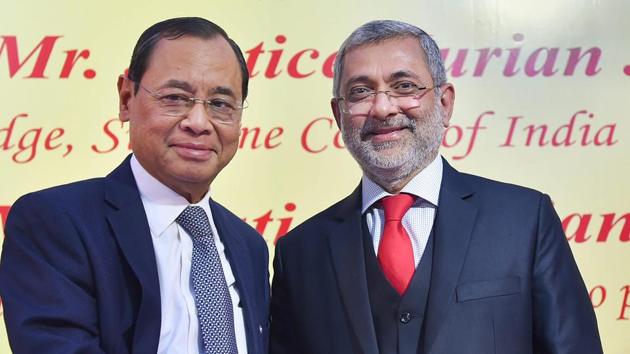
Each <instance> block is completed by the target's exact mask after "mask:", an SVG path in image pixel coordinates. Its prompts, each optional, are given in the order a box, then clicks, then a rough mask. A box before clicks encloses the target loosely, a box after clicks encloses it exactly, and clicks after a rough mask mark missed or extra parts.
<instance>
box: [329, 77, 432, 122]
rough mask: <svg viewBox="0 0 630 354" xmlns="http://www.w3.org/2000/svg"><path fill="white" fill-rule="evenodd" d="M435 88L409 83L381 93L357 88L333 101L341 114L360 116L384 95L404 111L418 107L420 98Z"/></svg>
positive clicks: (363, 87)
mask: <svg viewBox="0 0 630 354" xmlns="http://www.w3.org/2000/svg"><path fill="white" fill-rule="evenodd" d="M436 87H438V86H430V87H422V86H418V85H416V84H413V83H411V82H404V83H401V84H398V85H395V86H394V87H392V89H391V90H385V91H381V90H372V89H370V88H367V87H365V86H359V87H355V88H352V89H351V90H350V93H348V95H347V96H341V97H337V98H335V100H336V101H337V102H338V104H339V108H340V109H341V111H342V112H343V113H346V114H354V115H362V114H367V113H368V112H369V111H370V109H371V108H372V105H373V104H374V100H375V98H376V95H378V94H379V93H384V94H385V95H387V98H388V99H390V100H391V99H392V98H393V99H394V100H395V101H396V104H397V105H398V107H400V109H402V110H403V111H406V110H409V109H412V108H416V107H419V106H420V100H421V99H422V97H424V95H426V94H427V93H428V92H429V91H431V90H433V89H434V88H436Z"/></svg>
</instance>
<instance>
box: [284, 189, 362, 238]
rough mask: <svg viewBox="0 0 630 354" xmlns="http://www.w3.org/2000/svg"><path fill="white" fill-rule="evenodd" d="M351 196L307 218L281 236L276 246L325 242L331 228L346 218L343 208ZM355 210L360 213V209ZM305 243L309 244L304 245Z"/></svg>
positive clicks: (346, 205)
mask: <svg viewBox="0 0 630 354" xmlns="http://www.w3.org/2000/svg"><path fill="white" fill-rule="evenodd" d="M349 198H350V197H346V198H345V199H342V200H340V201H338V202H337V203H335V204H333V205H331V206H329V207H328V208H326V209H324V210H322V211H320V212H318V213H317V214H315V215H313V216H311V217H310V218H308V219H306V220H305V221H304V222H302V223H301V224H299V225H298V226H296V227H295V228H293V229H292V230H291V231H290V232H288V233H287V234H286V235H284V236H283V237H282V238H280V240H278V243H277V245H276V246H280V245H281V244H282V246H283V247H291V246H290V245H295V244H300V245H301V246H299V247H305V248H309V247H312V246H315V244H319V243H321V242H323V241H324V239H325V238H326V237H327V235H328V233H329V230H332V229H334V228H335V227H337V226H338V225H339V223H341V222H343V221H344V220H345V219H344V217H343V216H340V214H344V213H342V210H345V209H346V208H347V207H348V203H349V200H348V199H349ZM355 211H356V212H357V213H360V210H358V209H357V210H355ZM304 244H307V246H303V245H304Z"/></svg>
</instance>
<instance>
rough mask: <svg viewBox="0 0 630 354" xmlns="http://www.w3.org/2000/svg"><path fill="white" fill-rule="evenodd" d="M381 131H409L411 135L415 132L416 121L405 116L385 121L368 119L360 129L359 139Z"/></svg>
mask: <svg viewBox="0 0 630 354" xmlns="http://www.w3.org/2000/svg"><path fill="white" fill-rule="evenodd" d="M382 129H409V130H410V131H411V132H412V133H413V132H415V131H416V121H415V120H414V119H411V118H409V117H407V116H406V115H400V116H397V117H394V118H389V119H385V120H383V119H373V118H368V119H367V120H366V121H365V124H363V127H362V128H361V132H360V133H361V139H365V138H367V137H368V136H370V135H373V134H374V133H375V132H376V131H378V130H382Z"/></svg>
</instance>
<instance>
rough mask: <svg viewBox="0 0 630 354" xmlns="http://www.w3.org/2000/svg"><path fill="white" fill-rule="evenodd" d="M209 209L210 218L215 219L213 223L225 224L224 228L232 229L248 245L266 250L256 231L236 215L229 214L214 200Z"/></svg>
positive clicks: (227, 210)
mask: <svg viewBox="0 0 630 354" xmlns="http://www.w3.org/2000/svg"><path fill="white" fill-rule="evenodd" d="M210 207H211V209H212V217H213V218H214V219H215V223H219V224H225V226H226V227H231V228H233V229H234V231H235V232H236V233H237V234H238V235H239V237H240V238H241V239H242V240H244V241H245V242H247V243H248V244H249V245H254V246H256V247H257V248H261V247H264V248H265V249H266V248H267V244H266V242H265V240H264V239H263V237H262V236H261V235H260V234H259V233H258V231H256V229H254V228H253V227H251V226H250V225H249V224H247V223H246V222H245V221H243V220H242V219H241V218H239V217H238V216H237V215H236V214H234V213H233V212H231V211H230V210H229V209H228V208H226V207H224V206H223V205H221V204H219V203H218V202H216V201H214V200H211V201H210Z"/></svg>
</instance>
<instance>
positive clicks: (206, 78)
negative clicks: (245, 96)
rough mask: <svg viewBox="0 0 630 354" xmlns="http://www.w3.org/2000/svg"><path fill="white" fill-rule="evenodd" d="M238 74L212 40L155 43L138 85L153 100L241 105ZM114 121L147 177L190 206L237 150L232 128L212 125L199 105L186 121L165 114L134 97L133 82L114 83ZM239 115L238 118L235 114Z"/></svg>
mask: <svg viewBox="0 0 630 354" xmlns="http://www.w3.org/2000/svg"><path fill="white" fill-rule="evenodd" d="M241 84H242V80H241V71H240V68H239V65H238V61H237V58H236V55H235V54H234V51H233V50H232V48H231V47H230V45H229V44H228V43H227V42H226V41H225V39H223V38H221V37H219V36H217V37H215V38H212V39H202V38H196V37H191V36H183V37H180V38H177V39H173V40H169V39H161V40H160V41H159V42H158V43H157V44H156V46H155V48H154V51H153V53H152V54H151V57H150V59H149V63H148V67H147V70H146V72H145V73H144V76H143V77H142V81H141V82H140V85H142V87H144V88H146V89H148V90H150V91H151V92H153V93H154V94H155V96H161V95H170V94H177V95H183V96H189V97H197V98H202V99H208V98H219V99H221V98H224V99H231V100H235V101H237V102H239V103H241V102H242V94H241ZM118 89H119V97H120V119H121V120H122V121H125V122H126V121H128V122H129V136H130V141H131V146H132V149H133V152H134V155H135V156H136V158H137V159H138V161H139V162H140V164H141V165H142V167H144V168H145V169H146V170H147V171H148V172H149V173H150V174H151V175H152V176H153V177H155V178H156V179H158V180H159V181H160V182H162V183H163V184H165V185H166V186H168V187H169V188H171V189H173V190H174V191H175V192H177V193H178V194H180V195H182V196H183V197H185V198H186V199H188V200H189V201H190V202H196V201H198V200H200V199H201V197H203V195H204V194H205V193H206V192H207V191H208V188H209V186H210V183H211V182H212V181H213V180H214V178H215V177H216V176H217V174H218V173H219V172H220V171H221V169H223V168H224V167H225V166H226V165H227V164H228V162H230V160H231V159H232V157H233V156H234V154H235V153H236V150H237V148H238V138H239V135H240V116H239V119H238V120H237V121H236V123H234V124H232V125H230V124H222V123H218V122H216V120H212V118H211V116H210V115H209V112H208V110H207V109H206V108H205V107H204V105H203V104H195V105H194V106H193V107H192V108H191V110H190V112H189V113H188V114H187V115H184V116H181V117H174V116H169V115H167V114H165V112H164V108H163V107H161V106H160V103H159V102H158V100H157V99H156V97H154V96H152V95H151V94H149V92H148V91H146V90H143V89H139V90H138V91H137V92H134V82H132V81H130V80H129V79H127V78H124V77H121V78H120V79H119V82H118ZM238 114H239V115H240V113H238Z"/></svg>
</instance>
